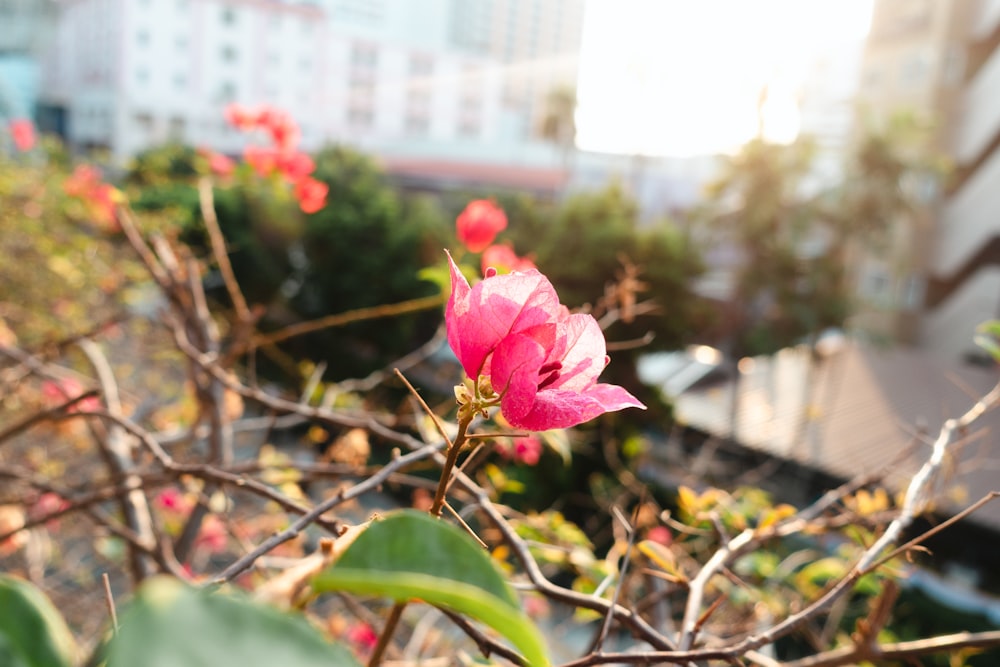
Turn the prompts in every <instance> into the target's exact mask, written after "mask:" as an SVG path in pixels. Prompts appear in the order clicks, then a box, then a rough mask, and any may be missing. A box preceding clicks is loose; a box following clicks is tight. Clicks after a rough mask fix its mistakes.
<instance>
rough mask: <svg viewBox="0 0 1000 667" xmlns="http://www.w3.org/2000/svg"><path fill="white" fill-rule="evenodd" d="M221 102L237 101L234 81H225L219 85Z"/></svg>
mask: <svg viewBox="0 0 1000 667" xmlns="http://www.w3.org/2000/svg"><path fill="white" fill-rule="evenodd" d="M218 97H219V100H220V101H222V102H235V101H236V84H235V83H233V82H232V81H223V82H222V83H221V84H219V95H218Z"/></svg>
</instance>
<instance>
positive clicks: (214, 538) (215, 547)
mask: <svg viewBox="0 0 1000 667" xmlns="http://www.w3.org/2000/svg"><path fill="white" fill-rule="evenodd" d="M228 542H229V536H228V535H227V533H226V526H225V524H223V523H222V519H220V518H219V517H217V516H215V515H214V514H209V515H208V516H206V517H205V519H204V520H203V521H202V524H201V530H200V531H199V532H198V537H197V538H196V539H195V546H196V547H201V548H203V549H205V550H206V551H208V552H209V553H213V554H219V553H222V552H224V551H225V550H226V544H227V543H228Z"/></svg>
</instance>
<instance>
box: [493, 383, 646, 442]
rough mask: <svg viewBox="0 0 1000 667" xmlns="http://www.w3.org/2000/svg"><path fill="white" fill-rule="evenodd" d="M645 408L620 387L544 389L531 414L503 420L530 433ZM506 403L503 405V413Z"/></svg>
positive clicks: (538, 396)
mask: <svg viewBox="0 0 1000 667" xmlns="http://www.w3.org/2000/svg"><path fill="white" fill-rule="evenodd" d="M625 408H641V409H643V410H645V409H646V406H645V405H643V404H642V403H640V402H639V400H638V399H637V398H636V397H635V396H633V395H632V394H630V393H628V392H627V391H625V390H624V389H623V388H621V387H619V386H618V385H613V384H596V385H594V386H593V387H591V388H589V389H587V390H586V391H584V392H577V391H563V390H559V389H545V390H542V391H540V392H538V394H536V396H535V402H534V404H533V405H532V407H531V411H530V412H529V413H528V414H526V415H524V416H523V417H514V418H512V417H511V416H510V415H508V414H507V413H506V412H504V417H506V418H507V421H509V422H510V423H511V425H512V426H514V427H516V428H523V429H527V430H529V431H547V430H549V429H552V428H569V427H570V426H576V425H577V424H582V423H583V422H585V421H590V420H591V419H593V418H594V417H598V416H600V415H602V414H604V413H605V412H615V411H617V410H623V409H625ZM502 409H503V404H502V403H501V410H502Z"/></svg>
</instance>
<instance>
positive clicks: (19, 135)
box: [10, 118, 35, 153]
mask: <svg viewBox="0 0 1000 667" xmlns="http://www.w3.org/2000/svg"><path fill="white" fill-rule="evenodd" d="M10 136H11V138H12V139H13V140H14V148H16V149H17V150H19V151H21V152H22V153H24V152H27V151H30V150H31V149H32V148H34V146H35V126H34V125H33V124H32V122H31V121H30V120H28V119H26V118H15V119H14V120H12V121H10Z"/></svg>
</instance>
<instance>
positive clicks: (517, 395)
mask: <svg viewBox="0 0 1000 667" xmlns="http://www.w3.org/2000/svg"><path fill="white" fill-rule="evenodd" d="M547 328H548V329H549V338H551V336H552V335H553V334H554V331H555V326H552V325H549V326H548V327H547ZM547 353H548V349H547V348H546V346H545V345H543V344H542V343H540V342H539V341H538V340H536V339H535V338H533V337H531V336H530V335H526V334H515V335H512V336H507V337H506V338H504V339H503V340H502V341H500V344H499V345H497V348H496V350H495V351H494V352H493V356H492V358H491V359H490V380H491V381H492V383H493V390H494V391H496V392H497V393H499V394H500V395H501V409H502V410H503V414H504V416H505V417H506V418H507V420H508V421H511V420H515V419H519V418H521V417H523V416H524V415H526V414H528V413H529V412H530V411H531V407H532V405H534V403H535V394H536V393H537V392H538V382H539V376H538V369H539V368H540V367H541V366H542V364H543V363H544V362H545V358H546V356H547Z"/></svg>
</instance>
